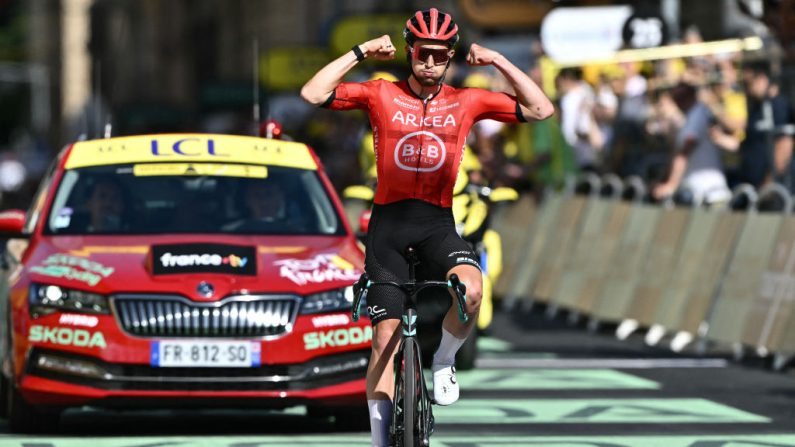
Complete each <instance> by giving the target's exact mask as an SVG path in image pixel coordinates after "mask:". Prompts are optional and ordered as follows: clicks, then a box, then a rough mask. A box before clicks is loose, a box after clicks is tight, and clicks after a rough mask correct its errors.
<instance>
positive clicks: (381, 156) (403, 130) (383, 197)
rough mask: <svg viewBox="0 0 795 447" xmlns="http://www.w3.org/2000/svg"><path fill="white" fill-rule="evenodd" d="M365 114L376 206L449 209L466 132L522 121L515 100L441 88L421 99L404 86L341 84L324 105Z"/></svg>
mask: <svg viewBox="0 0 795 447" xmlns="http://www.w3.org/2000/svg"><path fill="white" fill-rule="evenodd" d="M324 107H328V108H330V109H333V110H351V109H361V110H366V111H367V113H368V115H369V116H370V124H371V125H372V127H373V143H374V144H373V146H374V147H375V159H376V169H377V173H378V186H377V188H376V192H375V199H374V201H375V203H377V204H381V205H385V204H387V203H392V202H397V201H400V200H406V199H420V200H424V201H426V202H430V203H432V204H434V205H436V206H440V207H443V208H449V207H451V206H452V204H453V185H455V178H456V175H457V174H458V165H459V164H460V163H461V156H462V154H463V151H464V143H465V141H466V138H467V134H468V133H469V129H470V127H472V124H474V123H475V122H476V121H479V120H482V119H494V120H497V121H502V122H506V123H515V122H519V121H524V116H523V115H522V113H521V110H520V108H519V103H518V102H517V101H516V97H515V96H513V95H508V94H506V93H496V92H490V91H488V90H483V89H477V88H460V89H459V88H454V87H450V86H448V85H444V84H443V85H442V88H441V89H440V90H439V92H438V93H437V94H436V95H433V96H431V97H430V98H428V99H426V100H423V99H421V98H419V97H417V96H416V95H415V94H414V93H413V92H412V91H411V89H410V88H409V86H408V82H406V81H400V82H389V81H385V80H382V79H377V80H373V81H368V82H363V83H342V84H340V85H338V86H337V88H336V90H335V91H334V93H333V94H332V95H331V97H329V99H328V100H327V101H326V103H325V104H324Z"/></svg>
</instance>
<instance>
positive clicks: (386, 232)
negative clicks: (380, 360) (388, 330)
mask: <svg viewBox="0 0 795 447" xmlns="http://www.w3.org/2000/svg"><path fill="white" fill-rule="evenodd" d="M409 246H411V247H414V249H415V250H416V251H417V257H418V259H419V261H420V263H419V264H418V265H417V268H416V271H415V273H416V279H417V280H418V281H422V280H436V281H445V280H446V279H447V272H449V271H450V269H452V268H453V267H455V266H457V265H460V264H468V265H472V266H475V267H477V268H478V269H480V265H479V264H478V258H477V256H475V253H474V251H473V250H472V247H471V246H470V245H469V243H468V242H466V241H464V240H463V239H461V236H459V235H458V233H457V232H456V229H455V220H454V219H453V211H452V209H450V208H441V207H438V206H436V205H433V204H430V203H427V202H424V201H421V200H402V201H400V202H394V203H390V204H387V205H377V204H376V205H373V212H372V215H371V217H370V224H369V226H368V228H367V242H366V244H365V261H364V269H365V271H366V272H367V275H368V276H369V277H370V280H371V281H393V282H397V283H403V282H406V281H408V279H409V267H408V262H407V261H406V257H405V253H406V248H407V247H409ZM403 299H404V293H403V291H401V290H400V289H398V288H397V287H393V286H389V285H372V286H371V287H370V290H369V291H368V293H367V312H368V313H369V315H370V319H371V320H372V324H373V325H375V324H377V323H379V322H381V321H384V320H388V319H398V320H399V319H400V317H401V316H402V315H403Z"/></svg>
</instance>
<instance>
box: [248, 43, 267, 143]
mask: <svg viewBox="0 0 795 447" xmlns="http://www.w3.org/2000/svg"><path fill="white" fill-rule="evenodd" d="M258 56H259V39H258V38H256V37H254V48H253V52H252V54H251V61H252V62H253V65H254V82H253V83H252V87H253V89H254V90H253V92H254V95H253V96H254V108H253V110H252V111H251V112H252V114H253V118H254V132H255V134H254V135H255V136H259V124H260V119H261V118H260V110H259V63H258V62H259V60H258ZM268 138H270V136H269V137H268Z"/></svg>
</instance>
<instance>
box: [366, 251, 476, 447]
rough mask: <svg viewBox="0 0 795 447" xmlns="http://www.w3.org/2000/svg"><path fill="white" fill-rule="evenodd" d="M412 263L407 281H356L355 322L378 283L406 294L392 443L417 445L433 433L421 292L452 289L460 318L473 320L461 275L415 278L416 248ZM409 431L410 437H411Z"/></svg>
mask: <svg viewBox="0 0 795 447" xmlns="http://www.w3.org/2000/svg"><path fill="white" fill-rule="evenodd" d="M406 259H407V261H408V264H409V280H408V281H407V282H405V283H403V284H399V283H396V282H391V281H370V279H369V278H368V276H367V274H366V273H363V274H362V276H361V277H359V280H358V281H357V282H356V283H355V284H354V286H353V287H354V296H355V298H354V301H353V310H352V319H353V321H358V320H359V312H360V304H361V301H362V300H363V299H365V298H366V297H367V291H368V290H369V288H370V287H371V286H374V285H389V286H393V287H397V288H399V289H400V290H402V291H403V292H404V293H405V295H404V297H405V299H404V303H403V316H402V320H401V326H402V329H403V336H402V337H401V339H400V345H399V346H398V349H397V352H396V353H395V363H394V364H395V393H394V397H393V399H394V400H393V402H394V404H393V405H392V423H391V425H390V427H389V435H390V443H391V444H392V445H394V446H402V447H415V446H423V447H427V446H429V445H430V436H431V434H432V433H433V424H434V420H433V411H432V409H431V405H432V404H433V403H434V402H433V399H431V397H430V395H429V393H428V388H427V385H426V383H425V375H424V373H423V370H422V354H421V352H420V345H419V342H418V341H417V295H418V294H419V292H420V291H421V290H423V289H425V288H428V287H445V288H451V289H453V291H454V292H455V294H456V298H457V302H458V318H459V320H461V322H462V323H466V322H467V321H468V320H469V316H468V315H467V314H466V285H464V283H462V282H461V281H460V279H459V278H458V275H456V274H452V275H450V279H449V280H448V281H420V282H417V281H416V279H415V267H416V265H417V264H419V260H418V259H417V253H416V251H415V250H414V248H412V247H409V248H408V249H407V250H406ZM407 434H408V436H407Z"/></svg>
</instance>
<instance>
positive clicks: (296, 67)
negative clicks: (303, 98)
mask: <svg viewBox="0 0 795 447" xmlns="http://www.w3.org/2000/svg"><path fill="white" fill-rule="evenodd" d="M332 59H333V58H332V57H331V55H330V54H329V52H328V50H326V49H325V48H273V49H271V50H270V51H268V52H267V53H265V54H264V55H262V57H260V61H259V64H260V66H259V68H260V70H259V73H260V75H259V76H260V82H261V83H262V85H264V86H266V87H268V88H272V89H276V90H291V89H299V88H301V87H302V86H303V85H304V84H306V81H308V80H309V79H310V78H312V76H314V75H315V73H317V72H318V71H319V70H320V69H321V68H323V67H324V66H325V65H326V64H328V63H329V62H331V60H332Z"/></svg>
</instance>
